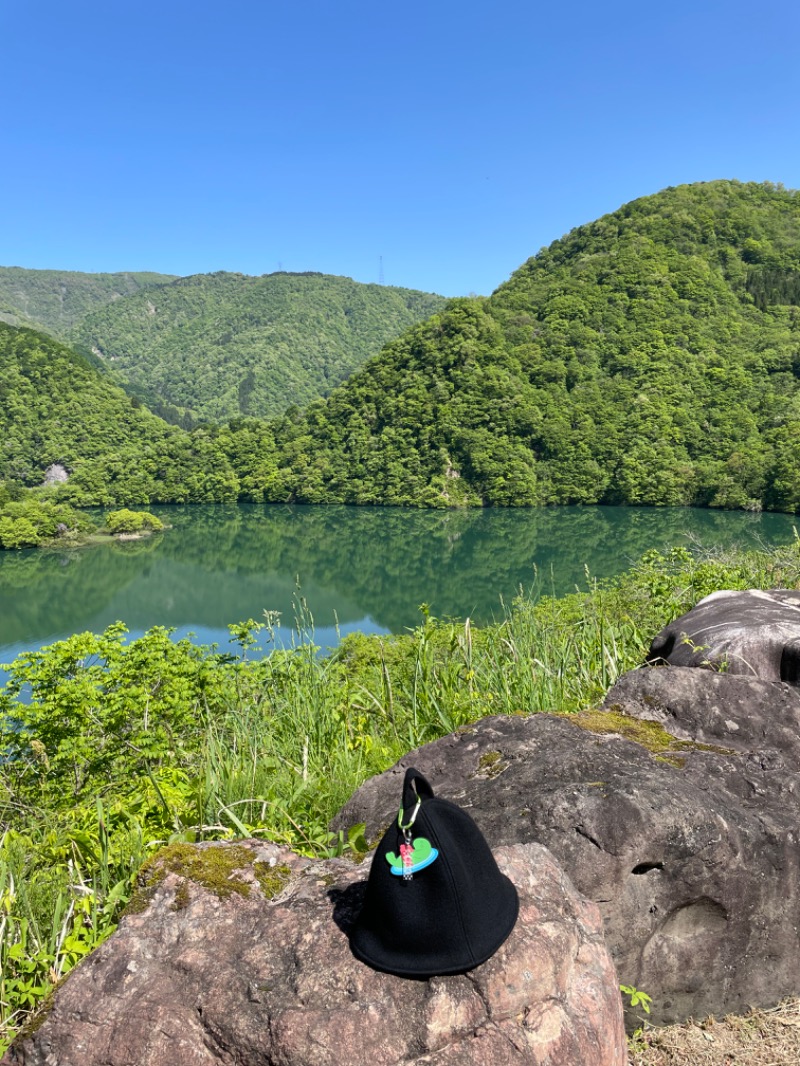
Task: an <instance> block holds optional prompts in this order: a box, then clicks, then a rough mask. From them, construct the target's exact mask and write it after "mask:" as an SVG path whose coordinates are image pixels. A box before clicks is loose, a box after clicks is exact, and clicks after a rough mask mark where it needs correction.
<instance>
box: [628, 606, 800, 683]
mask: <svg viewBox="0 0 800 1066" xmlns="http://www.w3.org/2000/svg"><path fill="white" fill-rule="evenodd" d="M647 658H648V661H649V662H651V663H668V664H669V665H670V666H703V667H707V668H709V669H716V670H719V669H722V670H724V671H725V672H726V673H729V674H744V675H745V676H748V677H760V678H763V679H764V680H765V681H788V682H791V683H792V684H798V683H800V591H795V590H792V589H773V590H772V591H770V592H762V591H760V590H759V589H749V590H747V591H745V592H735V591H727V590H726V591H723V592H713V593H712V594H711V595H710V596H706V597H705V599H702V600H700V601H699V603H697V604H696V605H695V606H694V607H693V608H692V609H691V611H688V612H687V613H686V614H684V615H681V617H680V618H676V619H675V621H674V622H671V623H670V625H668V626H667V627H666V628H665V629H662V631H661V632H660V633H659V634H658V636H656V637H655V638H654V640H653V643H652V644H651V645H650V651H649V653H648V657H647Z"/></svg>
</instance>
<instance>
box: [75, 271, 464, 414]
mask: <svg viewBox="0 0 800 1066" xmlns="http://www.w3.org/2000/svg"><path fill="white" fill-rule="evenodd" d="M443 303H444V299H443V298H442V297H440V296H435V295H432V294H428V293H422V292H416V291H414V290H411V289H398V288H391V287H388V286H383V285H362V284H359V283H358V282H355V281H352V280H351V279H350V278H343V277H331V276H329V275H324V274H314V273H310V274H288V273H285V272H278V273H275V274H266V275H264V276H262V277H246V276H244V275H242V274H229V273H223V272H220V273H217V274H198V275H195V276H193V277H188V278H179V279H177V280H175V281H174V282H173V283H172V284H170V285H166V286H161V287H160V288H158V290H152V289H150V290H147V291H144V290H142V291H139V292H137V293H134V294H132V295H130V296H128V297H126V298H124V299H121V300H115V301H114V302H113V303H106V304H104V305H103V306H102V307H100V308H98V310H96V311H93V312H91V313H89V314H87V315H86V316H85V317H84V318H82V319H81V320H80V321H79V322H77V323H76V325H75V326H74V328H73V330H72V334H71V337H72V340H73V341H75V342H77V343H79V344H81V345H82V346H84V347H86V348H90V349H92V350H93V351H99V352H101V353H102V355H103V356H104V357H105V358H106V359H107V360H110V361H112V363H113V367H114V371H115V373H116V374H118V375H120V376H121V378H122V379H123V380H124V381H125V383H126V387H127V388H128V389H129V390H131V391H132V392H133V393H134V394H135V395H137V396H139V397H140V398H141V399H142V400H143V401H144V402H145V403H147V405H148V406H150V407H151V408H152V409H153V410H155V411H157V412H158V413H159V414H162V415H163V416H164V417H166V418H168V419H169V421H178V420H180V421H181V424H182V425H184V426H189V425H191V424H193V423H194V422H196V421H198V420H200V421H222V420H225V419H229V418H238V417H241V416H245V417H248V416H259V417H267V416H271V415H279V414H281V413H282V412H283V411H284V410H285V409H286V408H287V407H288V406H289V405H290V404H306V403H309V402H310V401H311V400H313V399H316V398H317V397H319V396H322V395H325V394H327V393H328V392H329V391H330V390H331V388H333V386H335V385H338V384H339V383H340V382H341V381H343V380H344V379H345V378H346V377H347V376H348V374H350V373H351V372H352V371H353V370H354V369H355V368H356V367H358V366H359V365H360V364H361V363H363V362H364V361H365V360H366V359H368V358H369V357H370V356H372V355H375V354H377V353H378V352H379V351H380V349H381V347H382V346H383V345H384V344H385V343H386V342H387V341H388V340H391V339H393V338H394V337H396V336H399V334H400V333H402V332H403V330H404V329H406V328H407V327H408V326H410V325H412V324H413V323H414V322H417V321H419V320H420V319H422V318H425V317H427V316H428V315H430V314H432V313H433V312H434V311H435V310H437V308H439V307H440V306H441V305H442V304H443Z"/></svg>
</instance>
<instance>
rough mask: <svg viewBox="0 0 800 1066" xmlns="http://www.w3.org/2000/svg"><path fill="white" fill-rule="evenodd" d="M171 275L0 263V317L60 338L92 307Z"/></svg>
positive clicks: (171, 278) (144, 287)
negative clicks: (52, 268)
mask: <svg viewBox="0 0 800 1066" xmlns="http://www.w3.org/2000/svg"><path fill="white" fill-rule="evenodd" d="M174 278H175V275H174V274H148V273H138V274H82V273H79V272H78V271H72V270H25V269H23V268H22V267H0V322H8V323H9V324H10V325H12V326H31V327H33V328H34V329H41V330H44V332H45V333H50V334H52V336H54V337H58V338H60V339H61V340H64V339H65V338H66V337H67V336H68V334H69V331H70V329H71V328H72V327H73V326H74V325H75V323H76V322H78V321H79V320H80V319H82V318H83V317H84V316H85V315H87V314H88V313H89V312H90V311H94V310H96V309H97V308H98V307H102V306H103V305H104V304H109V303H113V302H114V301H115V300H119V299H121V298H122V297H124V296H131V295H132V294H133V293H137V292H141V291H142V290H144V289H151V288H154V287H157V286H158V285H164V284H166V283H167V282H169V281H174Z"/></svg>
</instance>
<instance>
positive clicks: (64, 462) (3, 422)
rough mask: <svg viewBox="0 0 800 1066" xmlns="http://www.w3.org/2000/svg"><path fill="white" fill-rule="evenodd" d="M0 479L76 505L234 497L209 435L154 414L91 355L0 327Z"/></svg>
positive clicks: (233, 480) (228, 472)
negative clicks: (51, 479)
mask: <svg viewBox="0 0 800 1066" xmlns="http://www.w3.org/2000/svg"><path fill="white" fill-rule="evenodd" d="M0 442H2V443H1V444H0V480H3V479H5V480H7V481H8V482H9V483H11V484H17V485H23V486H37V485H41V484H42V482H43V480H44V475H45V471H46V469H47V468H48V467H49V466H51V465H53V464H57V465H59V466H62V467H63V468H64V470H65V471H66V472H67V473H68V474H69V475H70V476H69V482H68V484H67V485H65V486H63V487H62V488H61V489H60V490H59V492H60V495H61V497H62V498H64V499H67V500H69V501H70V502H75V503H78V504H113V503H147V502H148V501H154V502H156V501H159V500H160V501H162V502H165V503H166V502H171V501H175V500H178V501H182V500H187V501H192V500H213V499H236V496H237V493H238V491H239V482H238V479H237V477H236V475H235V473H234V472H233V470H232V469H231V466H230V464H229V462H228V460H227V458H226V456H225V454H224V453H223V451H222V450H221V449H220V447H219V446H218V445H217V443H216V442H215V441H214V440H213V439H212V437H211V436H210V435H209V434H207V433H205V432H203V431H198V432H197V433H195V434H189V433H186V432H185V431H183V430H181V429H178V427H176V426H170V425H168V424H167V423H166V422H164V421H163V420H162V419H160V418H157V417H156V416H155V415H153V414H151V413H150V412H149V411H147V410H146V409H145V408H143V407H142V405H141V404H140V403H139V401H138V400H137V399H136V398H135V397H131V396H129V395H128V394H127V393H125V392H124V391H123V390H122V389H121V388H119V386H117V385H115V384H114V383H113V382H112V381H111V380H110V379H109V378H108V375H107V374H106V373H105V372H104V371H103V370H102V369H99V368H98V367H97V366H96V365H93V363H92V361H90V360H89V359H87V358H86V357H84V356H83V355H81V354H79V353H77V352H75V351H73V350H71V349H70V348H68V347H66V346H65V345H63V344H61V343H59V342H58V341H56V340H53V338H52V337H48V336H45V335H44V334H42V333H37V332H35V331H34V330H31V329H26V328H24V327H14V326H9V325H7V324H5V323H0Z"/></svg>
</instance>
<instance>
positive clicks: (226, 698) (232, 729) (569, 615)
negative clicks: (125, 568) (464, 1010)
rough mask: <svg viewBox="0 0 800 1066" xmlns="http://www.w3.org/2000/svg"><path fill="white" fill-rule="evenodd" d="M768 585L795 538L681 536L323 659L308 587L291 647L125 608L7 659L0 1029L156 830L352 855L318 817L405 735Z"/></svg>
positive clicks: (515, 697)
mask: <svg viewBox="0 0 800 1066" xmlns="http://www.w3.org/2000/svg"><path fill="white" fill-rule="evenodd" d="M780 585H783V586H788V587H797V586H798V585H800V551H799V550H798V547H797V544H793V545H789V546H788V547H786V548H784V549H781V550H779V551H777V552H774V553H764V552H755V553H749V554H746V555H736V554H733V555H731V556H729V557H725V558H723V557H705V558H697V557H695V556H693V555H692V554H690V553H688V552H687V551H685V550H683V549H680V550H675V551H671V552H667V553H661V554H659V553H650V554H649V555H648V556H646V557H645V558H644V559H643V560H642V561H641V563H640V564H639V565H638V566H637V567H636V568H634V569H633V570H632V571H630V572H629V573H627V574H625V575H623V576H622V577H621V578H619V579H617V580H615V581H613V582H609V583H607V584H604V585H599V586H598V585H595V584H594V583H592V582H590V583H589V586H588V590H587V591H585V592H580V593H574V594H573V595H570V596H567V597H565V598H563V599H559V600H556V599H546V600H541V601H539V602H537V603H532V602H530V601H528V600H525V599H520V600H518V601H516V602H515V603H514V604H513V605H512V607H510V608H509V609H508V611H507V612H506V615H505V617H504V618H503V619H502V620H501V621H500V622H498V623H497V624H496V625H494V626H490V627H487V628H485V629H476V628H474V627H473V626H472V625H471V624H470V622H469V621H466V622H459V623H448V622H442V621H438V620H436V619H434V618H432V617H430V615H429V613H428V612H427V609H423V617H422V621H421V623H420V625H419V626H418V627H417V628H416V630H415V631H414V632H412V633H407V634H405V635H402V636H398V637H393V638H388V639H387V638H377V637H372V638H368V637H364V636H362V635H358V636H353V637H348V638H346V639H345V640H344V641H342V644H341V646H340V648H339V649H338V651H337V652H336V653H335V654H334V655H331V656H327V657H323V656H321V655H319V654H318V650H317V649H316V648H315V647H314V644H313V627H312V625H311V620H310V619H309V618H308V616H307V613H306V611H305V608H304V605H303V603H302V602H298V605H297V610H298V619H299V621H298V627H299V628H298V631H297V642H296V646H295V647H293V648H291V649H289V650H275V651H273V653H272V654H271V655H270V656H269V657H268V658H266V659H261V660H252V661H251V660H249V659H248V658H247V652H248V651H249V650H250V649H251V648H252V642H253V640H254V639H255V638H256V637H257V636H258V637H260V639H261V640H262V641H263V640H264V639H265V638H266V639H267V640H268V641H269V639H270V638H271V636H272V633H271V629H270V625H271V621H272V620H271V619H270V618H266V619H265V620H264V621H263V622H256V621H254V620H252V619H250V620H248V621H246V622H242V623H237V624H235V625H234V626H232V631H233V632H234V635H235V636H236V638H237V640H238V643H239V645H240V647H241V648H242V654H241V655H239V656H221V655H219V654H217V653H216V652H214V651H213V650H212V649H201V648H197V647H194V646H192V645H191V644H190V643H189V642H187V641H174V640H173V639H172V638H171V636H170V633H169V631H167V630H164V629H161V628H157V629H153V630H151V631H150V632H148V633H147V634H146V635H145V636H144V637H142V638H141V639H139V640H136V641H132V642H131V643H130V644H127V643H126V641H125V630H124V626H122V625H121V624H117V625H115V626H112V627H110V628H109V629H108V630H106V632H105V633H103V634H102V635H99V636H98V635H92V634H91V633H83V634H78V635H76V636H74V637H71V638H69V640H66V641H61V642H59V643H57V644H54V645H52V646H51V647H50V648H44V649H42V650H41V651H39V652H33V653H27V654H25V655H22V656H20V657H19V658H18V659H17V660H16V662H15V663H14V664H13V665H12V667H11V679H10V681H9V683H8V684H7V685H6V687H5V688H4V689H0V747H2V750H3V752H4V755H5V758H4V759H3V760H2V762H0V834H2V835H1V836H0V962H2V976H1V977H0V1046H2V1045H3V1043H4V1042H7V1040H8V1039H9V1038H10V1037H11V1036H12V1035H13V1033H14V1032H15V1031H16V1030H17V1029H18V1028H19V1026H20V1025H21V1024H22V1023H23V1021H24V1019H25V1017H26V1016H27V1015H29V1013H30V1011H31V1009H32V1008H33V1007H35V1006H36V1005H37V1004H39V1003H41V1001H42V998H43V997H44V996H46V994H47V992H48V991H49V990H50V989H51V988H52V987H53V985H54V984H55V983H56V982H57V981H58V980H59V979H60V977H61V976H63V975H64V974H65V973H66V972H67V971H68V970H69V968H70V967H71V966H73V965H74V964H75V963H76V962H77V961H79V960H80V958H82V957H83V956H84V955H85V954H86V953H87V952H88V951H90V950H91V949H92V948H93V947H95V946H96V945H97V944H99V943H100V942H102V940H103V938H104V937H105V936H107V935H108V934H109V932H110V931H111V930H112V929H113V927H114V924H115V922H116V920H117V918H118V916H119V913H120V911H121V909H122V907H123V906H124V905H125V903H126V902H127V901H128V900H129V899H130V898H131V896H132V894H134V892H135V887H136V872H137V870H138V868H139V867H140V865H141V863H142V861H143V860H144V859H145V857H146V856H147V855H148V854H152V853H153V851H154V849H155V848H156V847H158V846H160V845H161V844H163V843H164V842H170V843H171V844H172V845H178V846H179V847H178V849H177V850H176V849H175V848H174V847H173V850H172V852H171V854H173V855H177V854H178V853H180V854H184V855H186V854H189V853H188V852H187V851H186V849H185V848H184V849H183V851H181V849H180V846H182V845H185V844H187V843H191V842H194V841H196V840H200V839H215V838H221V839H231V838H235V837H250V836H260V835H263V836H266V837H269V838H270V839H273V840H277V841H279V842H284V843H286V844H289V845H291V846H292V847H294V848H296V849H298V850H300V851H301V852H304V853H305V854H308V855H312V856H313V855H316V856H329V855H333V854H341V853H343V852H344V851H350V852H351V853H352V854H353V855H354V856H356V857H358V856H360V855H363V853H364V852H365V851H366V850H368V847H369V842H368V841H366V840H365V838H364V827H363V825H362V826H354V827H351V829H350V831H349V832H347V833H344V832H342V833H339V834H336V835H334V834H332V833H331V832H330V831H329V829H328V824H329V821H330V819H331V817H332V815H333V814H334V813H335V812H336V810H338V809H339V807H340V806H341V805H342V804H343V803H344V801H345V800H346V799H347V798H348V797H349V795H350V794H351V793H352V791H353V790H354V789H355V788H356V787H357V786H358V785H359V784H360V783H361V782H362V781H363V780H365V779H366V778H367V777H368V776H370V775H371V774H373V773H376V772H379V771H381V770H384V769H386V768H387V767H388V766H390V765H391V764H392V763H394V762H395V761H396V760H397V759H398V758H399V757H400V756H402V755H404V754H405V753H406V752H407V751H408V750H409V749H411V748H414V747H417V746H418V745H420V744H423V743H426V742H427V741H429V740H433V739H435V738H437V737H439V736H442V735H443V734H445V733H447V732H449V731H450V730H452V729H454V728H458V727H459V726H466V725H468V724H469V723H470V722H471V721H474V720H476V719H478V718H481V717H483V716H484V715H487V714H495V713H501V714H519V713H533V712H535V711H537V710H561V711H564V712H569V711H571V710H579V709H584V708H587V707H591V706H592V705H594V704H596V702H597V701H598V700H599V699H600V698H601V696H602V695H603V693H604V691H605V689H606V688H607V686H608V685H610V684H611V683H612V682H613V681H614V679H615V678H616V677H617V676H618V674H619V673H620V672H622V671H623V670H626V669H629V668H630V667H632V666H634V665H636V664H638V663H639V662H641V660H642V658H643V655H644V652H645V650H646V645H647V643H648V642H649V639H650V636H651V635H652V634H653V633H654V632H656V631H657V630H658V629H659V628H661V627H662V626H663V625H665V624H666V623H667V622H669V621H670V620H671V619H672V618H674V617H675V616H676V615H678V614H680V613H682V612H683V611H685V610H686V609H687V607H689V606H691V604H692V603H693V602H694V601H695V600H696V599H697V598H699V597H700V596H702V595H705V594H707V593H708V592H710V591H713V590H714V589H716V588H720V587H727V588H739V587H775V586H780ZM23 695H25V697H26V698H21V697H23ZM481 772H484V773H492V772H496V771H495V770H494V767H493V765H492V763H491V760H487V761H486V764H485V765H484V766H483V767H482V768H481ZM148 869H149V867H148ZM145 880H146V877H145ZM267 887H274V888H275V890H276V891H277V890H278V889H279V887H280V886H279V884H277V883H276V884H275V885H272V882H270V885H269V886H267ZM145 902H146V901H145ZM641 1005H642V1006H645V1005H646V1004H645V1002H644V1000H642V1001H641Z"/></svg>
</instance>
